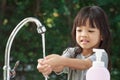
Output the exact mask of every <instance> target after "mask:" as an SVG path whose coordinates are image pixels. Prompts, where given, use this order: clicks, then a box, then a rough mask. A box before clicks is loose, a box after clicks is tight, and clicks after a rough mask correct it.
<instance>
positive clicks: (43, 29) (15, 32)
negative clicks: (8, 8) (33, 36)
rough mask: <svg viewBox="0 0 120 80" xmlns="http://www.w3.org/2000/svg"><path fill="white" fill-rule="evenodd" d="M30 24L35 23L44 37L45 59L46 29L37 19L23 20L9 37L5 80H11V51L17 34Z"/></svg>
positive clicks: (4, 68) (6, 50)
mask: <svg viewBox="0 0 120 80" xmlns="http://www.w3.org/2000/svg"><path fill="white" fill-rule="evenodd" d="M28 22H34V23H35V24H36V26H37V32H38V33H39V34H41V35H42V46H43V57H45V35H44V34H45V32H46V28H45V27H44V26H43V25H42V24H41V23H40V21H39V20H38V19H36V18H33V17H28V18H25V19H23V20H22V21H21V22H20V23H19V24H18V25H17V26H16V27H15V28H14V30H13V31H12V33H11V34H10V36H9V39H8V41H7V44H6V49H5V63H4V67H3V70H4V72H3V73H4V74H3V78H4V80H10V64H9V63H10V50H11V45H12V42H13V40H14V38H15V36H16V34H17V32H18V31H19V30H20V29H21V28H22V27H23V26H24V25H25V24H26V23H28ZM45 80H47V77H45Z"/></svg>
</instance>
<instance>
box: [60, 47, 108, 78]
mask: <svg viewBox="0 0 120 80" xmlns="http://www.w3.org/2000/svg"><path fill="white" fill-rule="evenodd" d="M74 54H75V48H68V49H66V50H65V51H64V52H63V55H62V56H63V57H68V58H74ZM75 58H77V59H87V58H89V59H90V60H91V61H92V62H93V61H95V60H96V56H95V54H92V55H91V56H89V57H85V56H83V55H82V54H78V55H77V56H76V57H75ZM101 60H102V61H103V62H104V63H105V67H106V68H107V66H108V55H107V53H104V54H103V55H102V58H101ZM73 64H74V63H73ZM86 71H87V70H77V69H75V70H73V69H71V68H69V67H65V68H64V70H63V71H62V73H67V74H68V79H67V80H86V79H85V77H86Z"/></svg>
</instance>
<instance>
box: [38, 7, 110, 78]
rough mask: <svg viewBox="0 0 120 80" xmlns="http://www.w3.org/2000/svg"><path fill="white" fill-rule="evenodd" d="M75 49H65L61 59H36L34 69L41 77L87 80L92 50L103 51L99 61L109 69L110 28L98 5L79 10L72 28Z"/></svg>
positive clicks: (55, 57)
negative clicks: (51, 74) (35, 68)
mask: <svg viewBox="0 0 120 80" xmlns="http://www.w3.org/2000/svg"><path fill="white" fill-rule="evenodd" d="M72 38H73V40H74V43H75V47H69V48H67V49H66V50H65V51H64V52H63V55H62V56H59V55H56V54H52V55H48V56H46V57H45V59H38V66H37V69H38V71H39V72H41V73H42V74H43V75H49V74H50V73H51V72H52V71H54V72H56V73H59V74H60V73H62V72H64V73H67V74H68V79H67V80H86V79H85V77H86V71H87V70H88V69H89V68H90V67H91V66H92V62H93V61H95V60H96V56H95V54H94V52H93V48H98V49H105V50H106V53H104V54H103V55H102V61H103V62H104V63H105V67H106V68H108V69H109V66H108V65H109V62H110V61H109V60H110V59H109V55H110V52H109V44H110V40H111V34H110V27H109V24H108V19H107V16H106V14H105V12H104V11H103V10H102V9H101V8H100V7H98V6H87V7H84V8H82V9H81V10H80V11H79V12H78V14H77V16H76V17H75V20H74V23H73V29H72Z"/></svg>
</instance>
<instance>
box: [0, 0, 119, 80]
mask: <svg viewBox="0 0 120 80" xmlns="http://www.w3.org/2000/svg"><path fill="white" fill-rule="evenodd" d="M5 1H6V2H5ZM0 5H1V8H0V9H1V11H0V53H1V54H0V71H1V72H2V67H3V66H4V55H5V54H4V53H5V47H6V43H7V40H8V38H9V35H10V34H11V32H12V30H13V29H14V28H15V26H16V25H17V24H18V23H19V22H20V21H21V20H22V19H24V18H26V17H29V16H32V17H36V18H38V19H39V20H40V21H41V23H42V24H43V25H45V26H46V28H47V31H46V34H45V35H46V54H47V55H48V54H51V53H55V54H62V51H63V50H64V49H65V48H66V47H67V46H69V45H70V44H71V34H70V32H71V28H72V23H73V19H74V17H75V15H76V14H77V12H78V11H79V10H80V9H81V8H82V7H83V6H88V5H98V6H100V7H102V8H103V9H104V10H105V11H106V13H107V14H108V16H109V20H110V26H111V32H112V36H113V42H112V46H111V51H112V52H111V60H112V64H113V68H112V73H111V76H112V80H118V79H120V76H119V75H120V72H119V71H120V63H119V62H120V59H119V57H118V56H120V54H119V48H120V47H119V44H120V42H119V40H120V37H119V34H120V8H119V5H120V0H59V1H56V0H1V1H0ZM42 57H43V55H42V44H41V35H39V34H38V33H37V31H36V25H34V24H32V23H29V24H26V25H25V26H24V28H22V29H21V30H20V31H19V33H18V34H17V35H16V37H15V39H14V41H13V44H12V48H11V55H10V62H11V68H12V67H13V66H14V64H15V62H16V61H17V60H20V65H19V67H18V69H17V77H18V78H19V79H20V78H21V79H20V80H23V79H22V77H23V76H24V77H25V78H26V79H25V80H33V79H35V80H39V79H44V77H43V76H42V74H40V73H39V72H38V71H37V69H36V66H37V59H38V58H42ZM0 75H2V73H0ZM65 78H66V77H65V75H64V74H63V75H62V76H56V75H55V74H54V73H53V74H51V75H50V79H49V80H66V79H65ZM19 79H18V80H19ZM0 80H3V78H0Z"/></svg>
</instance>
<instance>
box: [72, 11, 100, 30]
mask: <svg viewBox="0 0 120 80" xmlns="http://www.w3.org/2000/svg"><path fill="white" fill-rule="evenodd" d="M86 11H87V12H86ZM86 11H81V12H79V13H81V14H80V15H77V16H76V18H75V21H74V24H75V26H76V27H81V26H86V22H87V21H89V25H90V27H91V28H98V29H100V24H101V21H100V17H99V18H98V17H97V16H96V14H95V13H94V12H92V11H91V10H90V9H86ZM79 13H78V14H79Z"/></svg>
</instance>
